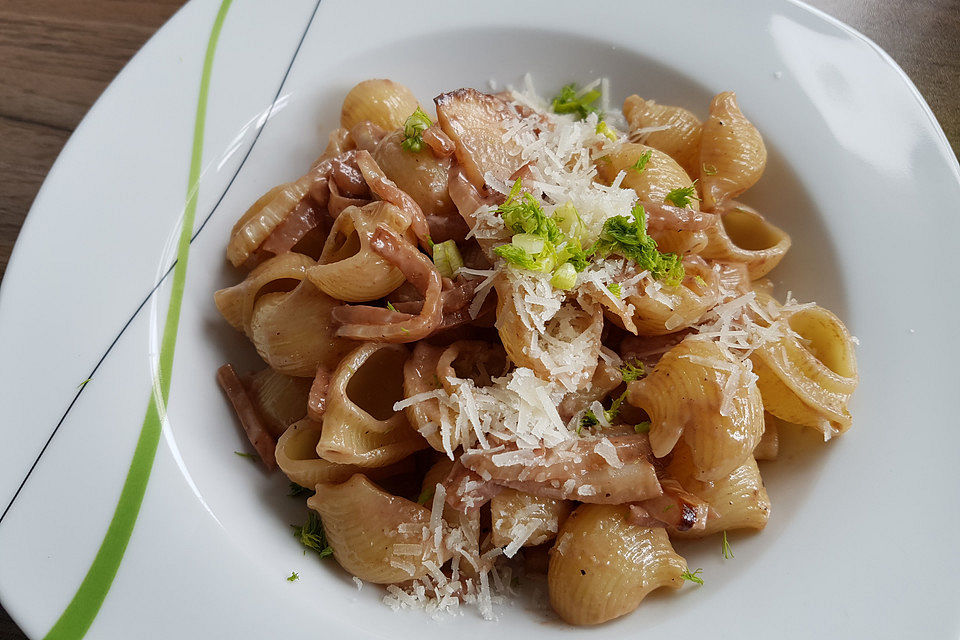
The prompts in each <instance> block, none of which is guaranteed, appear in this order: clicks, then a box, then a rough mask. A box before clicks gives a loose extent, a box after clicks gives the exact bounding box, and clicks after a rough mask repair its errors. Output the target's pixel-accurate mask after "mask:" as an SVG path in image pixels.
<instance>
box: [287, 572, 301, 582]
mask: <svg viewBox="0 0 960 640" xmlns="http://www.w3.org/2000/svg"><path fill="white" fill-rule="evenodd" d="M299 579H300V574H299V573H297V572H296V571H294V572H293V573H291V574H290V575H288V576H287V582H294V581H296V580H299Z"/></svg>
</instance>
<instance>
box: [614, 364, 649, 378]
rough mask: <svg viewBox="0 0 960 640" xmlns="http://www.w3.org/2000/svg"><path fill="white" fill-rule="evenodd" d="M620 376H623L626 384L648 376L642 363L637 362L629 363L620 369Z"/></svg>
mask: <svg viewBox="0 0 960 640" xmlns="http://www.w3.org/2000/svg"><path fill="white" fill-rule="evenodd" d="M620 375H622V376H623V381H624V382H633V381H634V380H639V379H640V378H642V377H643V376H645V375H647V370H646V368H645V367H644V366H643V363H642V362H637V363H636V364H630V363H629V362H628V363H626V364H625V365H623V366H622V367H620Z"/></svg>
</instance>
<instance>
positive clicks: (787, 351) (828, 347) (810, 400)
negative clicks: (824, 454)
mask: <svg viewBox="0 0 960 640" xmlns="http://www.w3.org/2000/svg"><path fill="white" fill-rule="evenodd" d="M787 323H788V324H789V326H790V329H791V330H792V331H793V332H794V335H787V336H785V337H783V338H781V339H780V340H778V341H776V342H772V343H767V344H765V345H764V346H762V347H761V348H759V349H757V350H756V351H755V352H754V353H753V355H752V356H751V357H750V359H751V360H752V361H753V370H754V372H755V373H756V374H757V377H758V379H757V386H758V387H759V389H760V394H761V395H762V396H763V404H764V406H765V407H766V409H767V411H769V412H770V413H772V414H773V415H775V416H777V417H778V418H780V419H782V420H785V421H787V422H792V423H794V424H801V425H805V426H808V427H813V428H815V429H818V430H820V431H821V432H823V434H824V438H829V437H831V436H833V435H835V434H837V433H843V432H844V431H846V430H847V429H849V428H850V424H851V418H850V411H849V409H848V408H847V404H848V403H849V401H850V396H851V395H852V394H853V391H854V389H856V387H857V382H858V379H859V378H858V376H857V362H856V357H855V355H854V348H853V338H852V337H851V336H850V332H849V331H847V328H846V327H845V326H844V324H843V323H842V322H841V321H840V319H839V318H837V316H835V315H833V314H832V313H830V312H829V311H827V310H826V309H824V308H823V307H818V306H814V307H810V308H806V309H801V310H799V311H796V312H793V313H791V314H790V316H789V317H788V318H787Z"/></svg>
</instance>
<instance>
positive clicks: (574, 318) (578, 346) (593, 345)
mask: <svg viewBox="0 0 960 640" xmlns="http://www.w3.org/2000/svg"><path fill="white" fill-rule="evenodd" d="M538 278H539V276H538V275H536V274H533V275H527V274H521V273H519V272H515V271H514V270H512V269H508V270H507V273H506V274H505V275H504V276H502V277H499V278H497V280H496V281H495V282H494V287H495V288H496V291H497V321H496V327H497V332H498V333H499V334H500V340H501V342H502V343H503V348H504V350H505V351H506V352H507V356H508V357H509V358H510V361H511V362H513V363H514V364H515V365H517V366H518V367H526V368H528V369H532V370H533V371H534V372H535V373H536V374H537V376H539V377H540V378H542V379H544V380H549V379H551V378H553V379H557V380H559V381H560V382H561V383H562V384H564V386H565V387H566V388H567V389H568V390H574V389H576V388H578V387H582V386H583V385H585V384H588V383H589V381H590V379H591V378H592V377H593V374H594V372H595V371H596V368H597V360H598V358H599V355H600V347H601V346H602V345H601V343H600V334H601V332H602V331H603V313H602V312H601V310H600V309H599V308H597V307H596V306H595V305H593V304H592V303H590V302H589V301H588V300H579V301H573V300H567V301H563V302H562V303H561V304H560V309H559V310H558V311H557V312H556V313H555V314H554V316H553V317H552V318H550V319H549V320H548V321H546V322H545V323H543V325H540V324H538V322H537V321H536V320H534V319H532V318H531V317H530V316H529V314H528V313H527V312H526V311H525V310H524V302H523V301H524V298H525V296H526V295H527V294H528V293H529V292H530V291H532V290H533V291H537V290H539V289H538V288H537V285H538V284H546V285H547V286H548V287H549V286H550V285H549V282H547V281H545V280H543V281H541V282H539V283H538V282H537V279H538ZM551 291H552V290H551ZM549 295H553V293H552V292H551V293H550V294H549ZM560 361H562V362H563V364H564V365H565V368H566V371H565V372H564V373H563V374H560V375H557V374H556V373H555V370H556V369H558V368H559V366H560Z"/></svg>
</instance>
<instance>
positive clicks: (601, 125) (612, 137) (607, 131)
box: [597, 120, 617, 142]
mask: <svg viewBox="0 0 960 640" xmlns="http://www.w3.org/2000/svg"><path fill="white" fill-rule="evenodd" d="M597 133H599V134H600V135H602V136H604V137H605V138H607V140H609V141H610V142H616V141H617V134H616V132H614V130H613V129H611V128H610V127H608V126H607V123H606V122H604V121H603V120H601V121H600V122H598V123H597Z"/></svg>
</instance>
